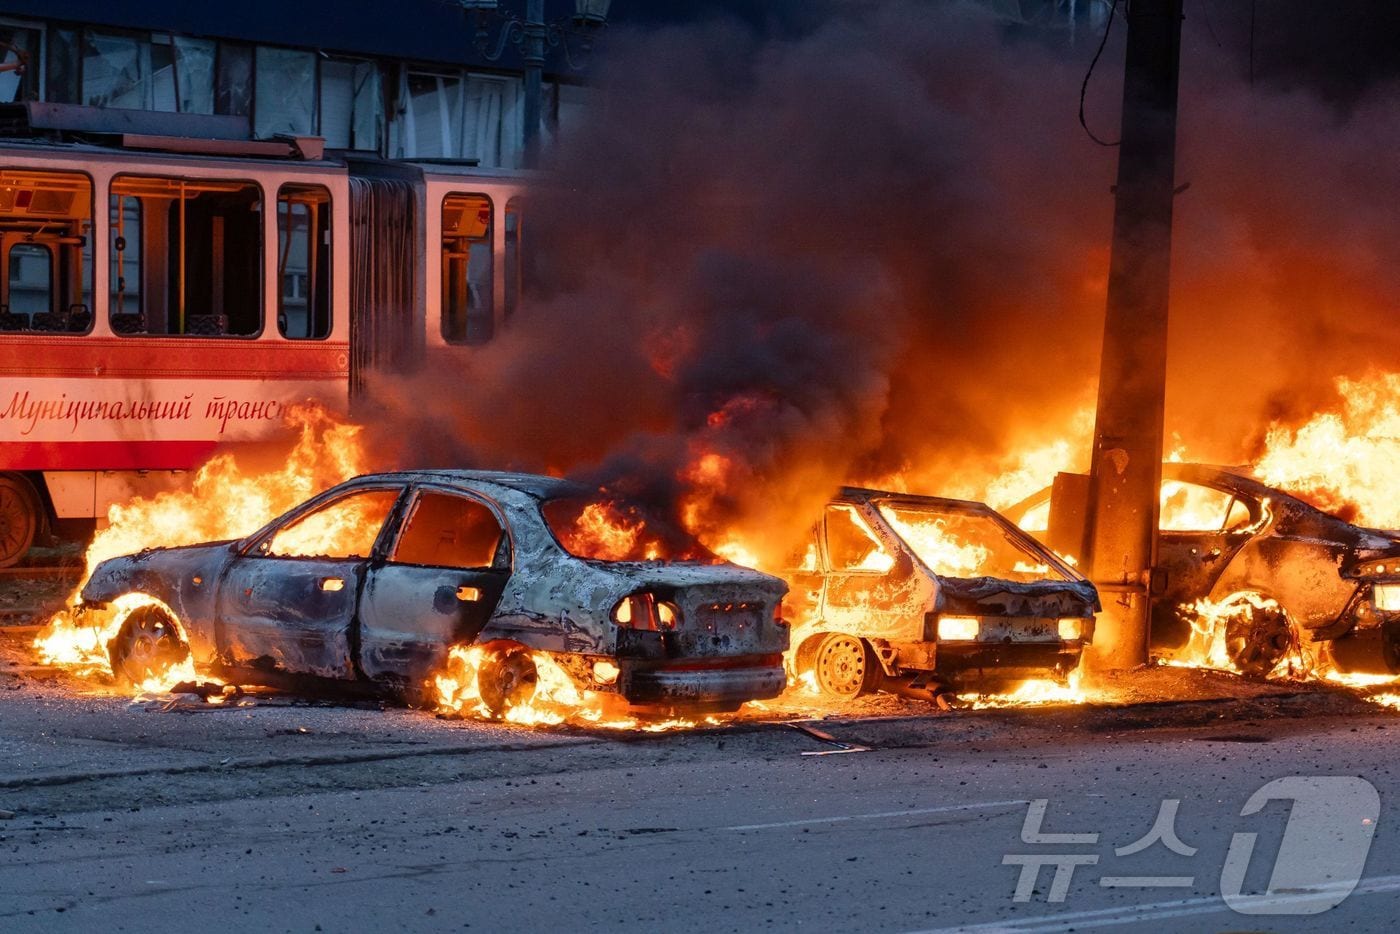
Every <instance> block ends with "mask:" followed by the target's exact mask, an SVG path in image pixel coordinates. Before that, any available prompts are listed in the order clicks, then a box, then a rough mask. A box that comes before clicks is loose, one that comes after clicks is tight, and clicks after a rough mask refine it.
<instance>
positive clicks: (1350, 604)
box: [1009, 463, 1400, 676]
mask: <svg viewBox="0 0 1400 934" xmlns="http://www.w3.org/2000/svg"><path fill="white" fill-rule="evenodd" d="M1162 476H1163V482H1162V499H1161V513H1160V520H1159V526H1158V528H1159V532H1158V545H1157V552H1158V556H1157V569H1156V573H1155V574H1154V584H1155V586H1154V593H1153V597H1152V645H1153V649H1154V651H1156V652H1158V653H1159V654H1162V655H1166V656H1172V655H1175V654H1178V653H1179V652H1181V651H1182V650H1183V649H1186V648H1187V647H1188V646H1189V645H1190V644H1191V643H1192V639H1193V636H1196V637H1199V636H1200V635H1201V633H1199V631H1198V630H1197V629H1194V628H1193V620H1195V621H1196V625H1197V626H1200V625H1201V623H1200V616H1201V613H1202V612H1209V613H1211V614H1212V615H1213V617H1214V620H1215V622H1214V623H1213V624H1214V625H1217V626H1219V627H1221V628H1222V629H1223V632H1222V633H1221V635H1223V638H1224V649H1225V654H1226V656H1227V657H1228V661H1229V662H1230V663H1233V664H1234V665H1235V667H1236V668H1238V669H1239V670H1240V671H1241V672H1243V673H1244V674H1249V675H1259V676H1262V675H1267V674H1269V673H1270V672H1272V671H1273V670H1274V669H1275V668H1276V667H1277V666H1279V665H1280V663H1283V662H1285V661H1287V659H1288V658H1290V657H1298V658H1299V659H1300V660H1301V658H1302V656H1301V654H1300V652H1299V650H1300V649H1301V648H1302V647H1303V646H1305V645H1308V646H1311V647H1312V648H1313V649H1319V648H1322V649H1325V650H1326V651H1328V652H1330V653H1331V656H1332V661H1334V662H1336V663H1337V665H1338V666H1339V667H1341V668H1343V669H1349V670H1370V671H1390V672H1400V535H1397V534H1396V533H1394V532H1384V531H1380V530H1377V529H1366V528H1361V527H1359V526H1356V525H1353V524H1351V523H1349V522H1346V521H1344V520H1343V519H1341V518H1339V517H1337V516H1333V515H1329V514H1328V513H1325V512H1323V511H1322V510H1320V509H1317V508H1315V507H1314V506H1311V505H1309V504H1308V503H1306V502H1304V501H1303V500H1301V499H1299V498H1298V497H1296V496H1291V495H1289V494H1288V493H1285V492H1283V491H1281V490H1278V489H1275V488H1273V487H1270V486H1268V485H1266V484H1264V483H1261V482H1260V481H1259V480H1257V479H1254V478H1253V477H1251V476H1249V474H1248V471H1247V470H1246V469H1245V468H1231V467H1216V466H1209V465H1204V464H1179V463H1168V464H1163V465H1162ZM1088 480H1089V478H1088V477H1086V476H1084V475H1081V474H1060V475H1059V476H1058V477H1057V478H1056V480H1055V484H1054V486H1053V487H1051V488H1048V489H1045V490H1042V491H1041V492H1040V493H1037V494H1035V495H1034V496H1031V497H1029V498H1027V499H1026V500H1024V501H1022V502H1021V503H1020V504H1018V505H1017V506H1016V507H1013V508H1012V509H1011V510H1009V515H1010V516H1011V517H1012V518H1013V519H1015V520H1016V521H1017V522H1018V523H1019V524H1020V525H1021V527H1022V528H1024V529H1026V530H1028V531H1031V532H1032V533H1033V534H1036V535H1040V536H1042V537H1043V538H1044V539H1045V541H1046V542H1047V544H1049V545H1050V546H1051V547H1052V548H1055V549H1056V550H1058V551H1061V552H1062V553H1066V554H1082V553H1083V552H1082V551H1081V549H1082V548H1083V542H1084V515H1085V512H1086V504H1087V501H1088ZM1052 492H1053V496H1052ZM1203 601H1204V603H1203ZM1206 635H1210V634H1206ZM1309 654H1314V655H1315V654H1316V653H1315V652H1314V653H1309Z"/></svg>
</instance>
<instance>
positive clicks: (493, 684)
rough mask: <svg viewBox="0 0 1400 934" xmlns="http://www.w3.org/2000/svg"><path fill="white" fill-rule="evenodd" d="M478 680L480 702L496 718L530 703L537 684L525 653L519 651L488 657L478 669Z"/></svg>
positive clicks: (533, 669)
mask: <svg viewBox="0 0 1400 934" xmlns="http://www.w3.org/2000/svg"><path fill="white" fill-rule="evenodd" d="M478 677H479V678H480V679H481V685H480V691H481V699H482V700H483V701H485V702H486V706H487V708H489V709H490V711H491V713H492V714H494V715H496V716H500V715H501V714H504V713H505V712H506V711H507V710H510V709H511V708H512V707H521V706H524V705H525V704H528V703H530V701H531V700H532V699H533V698H534V696H535V687H536V685H537V684H539V680H540V676H539V672H538V671H536V670H535V663H534V661H533V660H532V659H531V658H530V655H529V653H528V652H522V651H519V650H515V651H508V652H505V653H502V654H499V655H495V656H493V657H489V658H488V659H487V660H486V662H485V663H484V664H483V665H482V666H481V669H480V673H479V675H478Z"/></svg>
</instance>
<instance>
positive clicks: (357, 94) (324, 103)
mask: <svg viewBox="0 0 1400 934" xmlns="http://www.w3.org/2000/svg"><path fill="white" fill-rule="evenodd" d="M381 96H382V91H381V87H380V78H379V66H378V65H377V64H375V63H374V62H365V61H345V60H342V59H327V60H324V61H322V62H321V136H322V137H324V138H325V140H326V146H327V147H328V148H331V149H362V150H371V151H376V152H377V151H378V150H379V128H380V113H381V110H382V106H383V105H382V101H381Z"/></svg>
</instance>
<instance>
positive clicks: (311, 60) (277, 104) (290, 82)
mask: <svg viewBox="0 0 1400 934" xmlns="http://www.w3.org/2000/svg"><path fill="white" fill-rule="evenodd" d="M255 59H256V63H255V68H256V73H255V74H254V76H253V88H254V93H255V95H256V99H255V100H254V102H253V135H254V136H256V137H258V138H259V139H267V138H269V137H272V136H277V135H278V134H283V135H287V136H310V135H312V134H313V133H315V132H316V54H315V53H314V52H301V51H297V50H296V49H274V48H269V47H267V46H261V45H260V46H258V49H257V54H256V56H255Z"/></svg>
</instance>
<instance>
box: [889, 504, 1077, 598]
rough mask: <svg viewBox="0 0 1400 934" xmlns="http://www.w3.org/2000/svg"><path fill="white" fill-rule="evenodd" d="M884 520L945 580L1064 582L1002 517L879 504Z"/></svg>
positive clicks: (961, 511) (908, 505)
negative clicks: (981, 578)
mask: <svg viewBox="0 0 1400 934" xmlns="http://www.w3.org/2000/svg"><path fill="white" fill-rule="evenodd" d="M878 508H879V510H880V515H881V516H883V517H884V519H885V521H886V522H888V523H889V525H890V528H892V529H893V530H894V532H895V534H896V535H898V536H899V537H900V538H901V539H903V540H904V543H905V544H906V545H908V546H909V548H910V550H912V551H913V552H914V554H916V555H918V557H919V560H920V561H922V562H923V563H924V566H925V567H927V568H928V569H929V570H930V571H932V572H933V573H935V574H937V575H939V576H941V577H958V578H973V577H999V578H1002V579H1003V580H1012V581H1036V580H1065V579H1066V578H1065V575H1064V574H1063V573H1062V572H1061V571H1060V570H1059V569H1058V568H1056V567H1054V566H1053V565H1051V564H1050V563H1048V562H1047V561H1046V560H1045V559H1046V555H1045V554H1044V553H1043V552H1042V551H1041V550H1040V547H1039V546H1038V545H1036V544H1035V543H1034V542H1032V541H1031V540H1029V539H1028V538H1026V537H1025V536H1023V535H1022V534H1020V533H1019V532H1017V531H1016V528H1015V526H1013V525H1011V523H1009V522H1007V521H1006V520H1004V519H1002V518H1001V517H1000V516H998V515H994V514H990V513H987V512H983V511H981V510H976V509H971V510H970V509H966V508H954V507H947V508H935V507H931V506H926V505H923V504H914V503H881V504H880V505H879V507H878Z"/></svg>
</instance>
